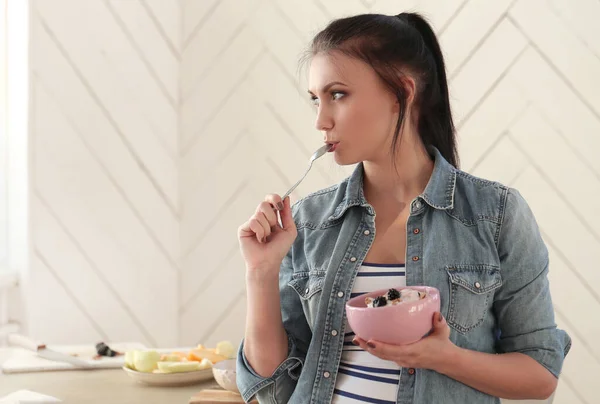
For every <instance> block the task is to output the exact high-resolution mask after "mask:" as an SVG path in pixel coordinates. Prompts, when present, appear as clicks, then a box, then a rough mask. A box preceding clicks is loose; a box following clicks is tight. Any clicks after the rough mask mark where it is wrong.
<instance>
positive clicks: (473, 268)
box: [447, 265, 502, 294]
mask: <svg viewBox="0 0 600 404" xmlns="http://www.w3.org/2000/svg"><path fill="white" fill-rule="evenodd" d="M447 271H448V275H449V276H450V282H452V283H453V284H455V285H460V286H462V287H463V288H465V289H467V290H469V291H471V292H473V293H475V294H483V293H488V292H489V291H491V290H494V289H497V288H499V287H500V286H502V276H501V274H500V268H498V267H496V266H493V265H452V266H448V267H447Z"/></svg>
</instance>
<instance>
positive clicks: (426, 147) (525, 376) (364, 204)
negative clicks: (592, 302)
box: [237, 13, 570, 404]
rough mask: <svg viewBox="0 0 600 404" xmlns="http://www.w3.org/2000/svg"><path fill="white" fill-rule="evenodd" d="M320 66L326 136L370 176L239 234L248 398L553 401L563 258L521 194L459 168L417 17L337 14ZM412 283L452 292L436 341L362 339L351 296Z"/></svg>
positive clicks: (243, 376) (433, 58)
mask: <svg viewBox="0 0 600 404" xmlns="http://www.w3.org/2000/svg"><path fill="white" fill-rule="evenodd" d="M310 62H311V63H310V75H309V87H310V90H309V93H310V96H311V98H312V99H313V100H314V104H315V107H316V110H317V119H316V127H317V129H318V130H320V131H321V132H322V133H323V136H324V141H325V142H326V143H328V144H331V145H332V149H331V152H332V153H333V154H334V158H335V161H336V162H337V163H338V164H341V165H346V164H354V163H359V164H357V167H356V169H355V171H354V173H353V174H352V175H351V176H350V177H349V178H348V179H346V180H345V181H343V182H342V183H340V184H338V185H335V186H333V187H331V188H328V189H324V190H321V191H318V192H316V193H314V194H311V195H309V196H307V197H306V198H304V199H302V200H301V201H299V202H298V203H297V204H295V205H294V206H293V207H290V202H289V199H287V198H286V200H284V201H282V200H281V198H280V197H279V196H278V195H269V196H267V197H266V198H265V200H264V202H262V203H261V204H260V205H259V206H258V208H257V209H256V213H255V214H254V215H253V216H252V217H251V218H250V219H249V220H248V221H247V222H246V223H244V224H243V225H242V226H241V227H240V228H239V234H238V235H239V241H240V247H241V252H242V254H243V257H244V260H245V262H246V281H247V293H248V312H247V325H246V334H245V339H244V342H243V344H242V346H241V348H240V351H239V355H238V375H237V378H238V386H239V388H240V391H241V392H242V394H243V397H244V399H245V400H249V399H250V398H252V397H253V396H257V397H258V398H259V401H260V402H265V403H288V402H289V403H315V404H322V403H330V402H335V403H359V402H366V403H390V404H393V403H415V404H417V403H418V404H421V403H422V404H432V403H435V404H437V403H457V404H465V403H469V404H471V403H499V397H502V398H509V399H526V398H532V399H536V398H537V399H543V398H547V397H549V396H550V395H551V394H552V393H553V391H554V390H555V388H556V385H557V378H558V376H559V373H560V370H561V366H562V363H563V360H564V357H565V355H566V353H567V352H568V350H569V347H570V339H569V336H568V335H567V334H566V333H565V332H564V331H562V330H559V329H557V328H556V324H555V322H554V314H553V307H552V300H551V297H550V291H549V286H548V278H547V274H548V252H547V250H546V247H545V245H544V242H543V241H542V238H541V236H540V233H539V230H538V226H537V224H536V221H535V219H534V217H533V214H532V212H531V210H530V209H529V207H528V205H527V203H526V202H525V200H524V199H523V198H522V197H521V195H520V194H519V193H518V192H517V191H516V190H515V189H512V188H508V187H506V186H504V185H502V184H499V183H497V182H492V181H488V180H485V179H481V178H476V177H474V176H472V175H469V174H467V173H465V172H463V171H460V170H459V169H458V157H457V152H456V139H455V131H454V125H453V121H452V115H451V112H450V103H449V97H448V83H447V79H446V73H445V67H444V60H443V57H442V53H441V51H440V47H439V44H438V41H437V39H436V37H435V34H434V32H433V31H432V29H431V27H430V26H429V25H428V23H427V22H426V21H425V20H424V19H423V18H422V17H421V16H419V15H418V14H413V13H402V14H400V15H398V16H385V15H371V14H370V15H358V16H354V17H350V18H344V19H339V20H335V21H333V22H332V23H330V24H329V25H328V26H327V27H326V28H325V29H324V30H323V31H322V32H320V33H319V34H318V35H317V36H316V37H315V38H314V40H313V42H312V45H311V48H310ZM278 215H279V216H280V219H281V226H280V225H279V222H278ZM403 284H404V285H407V286H411V285H429V286H434V287H436V288H437V289H439V290H440V293H441V303H442V304H441V313H437V314H436V315H435V316H434V318H433V319H432V321H433V329H432V332H431V333H430V334H429V335H428V336H426V337H425V338H423V339H422V340H421V341H419V342H417V343H414V344H411V345H407V346H394V345H388V344H384V343H382V342H380V341H363V340H361V339H359V338H358V337H356V336H355V335H354V334H353V333H352V332H351V330H350V329H349V328H348V325H347V324H346V317H345V309H344V306H345V303H346V301H347V300H348V299H349V298H350V297H352V296H355V295H358V294H361V293H365V292H369V291H373V290H377V289H382V288H388V287H391V286H395V285H403Z"/></svg>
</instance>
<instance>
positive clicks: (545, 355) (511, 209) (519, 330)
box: [494, 189, 571, 377]
mask: <svg viewBox="0 0 600 404" xmlns="http://www.w3.org/2000/svg"><path fill="white" fill-rule="evenodd" d="M498 254H499V257H500V270H501V274H502V287H501V288H500V289H499V290H498V292H497V293H496V296H495V298H494V312H495V315H496V319H497V321H498V327H499V331H500V333H499V334H500V336H499V338H498V341H497V347H496V349H497V351H498V352H499V353H507V352H519V353H522V354H525V355H528V356H530V357H531V358H533V359H534V360H536V361H537V362H538V363H540V364H541V365H542V366H544V367H545V368H546V369H548V370H549V371H550V372H551V373H552V374H553V375H554V376H556V377H559V375H560V372H561V369H562V364H563V361H564V359H565V357H566V355H567V353H568V352H569V349H570V347H571V339H570V337H569V335H568V334H567V333H566V332H565V331H563V330H561V329H558V328H557V327H556V323H555V320H554V307H553V305H552V298H551V295H550V285H549V281H548V270H549V260H548V250H547V248H546V245H545V244H544V241H543V240H542V237H541V234H540V231H539V227H538V225H537V222H536V220H535V218H534V215H533V213H532V212H531V209H530V208H529V206H528V205H527V202H526V201H525V200H524V199H523V197H522V196H521V195H520V194H519V192H518V191H517V190H515V189H509V190H508V192H507V196H506V208H505V214H504V216H503V221H502V225H501V229H500V233H499V239H498Z"/></svg>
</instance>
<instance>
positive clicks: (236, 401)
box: [189, 389, 258, 404]
mask: <svg viewBox="0 0 600 404" xmlns="http://www.w3.org/2000/svg"><path fill="white" fill-rule="evenodd" d="M208 403H214V404H244V400H243V399H242V396H240V395H239V394H237V393H232V392H231V391H227V390H210V389H207V390H202V391H201V392H200V393H198V394H196V395H194V396H193V397H192V398H190V402H189V404H208ZM250 403H251V404H258V401H256V400H252V401H250Z"/></svg>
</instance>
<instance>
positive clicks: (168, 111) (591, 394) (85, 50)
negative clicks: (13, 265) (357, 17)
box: [31, 0, 600, 404]
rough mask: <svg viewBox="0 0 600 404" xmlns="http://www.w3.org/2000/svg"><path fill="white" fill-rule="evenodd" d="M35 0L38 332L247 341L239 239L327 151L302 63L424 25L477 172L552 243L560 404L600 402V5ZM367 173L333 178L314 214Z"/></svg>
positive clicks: (328, 163)
mask: <svg viewBox="0 0 600 404" xmlns="http://www.w3.org/2000/svg"><path fill="white" fill-rule="evenodd" d="M32 4H33V7H32V28H31V30H32V31H31V34H32V47H33V48H32V67H31V73H32V83H33V85H32V89H31V91H32V125H31V127H32V128H31V131H32V135H31V136H32V150H33V153H32V156H33V159H32V164H33V170H32V172H33V185H32V188H33V197H32V210H33V217H34V221H33V223H34V230H33V234H34V261H33V274H34V277H33V278H34V279H35V280H36V281H35V282H33V285H34V286H33V287H34V288H36V289H35V290H36V291H37V293H38V294H39V296H41V297H42V298H43V300H42V298H40V300H39V301H40V302H41V301H52V303H51V305H42V304H39V305H34V306H32V308H31V310H32V318H33V319H34V320H37V321H34V324H35V331H36V333H37V334H39V335H40V336H44V337H48V338H52V339H53V340H65V341H66V340H68V341H69V342H73V341H76V340H80V341H83V340H90V339H94V338H102V339H107V340H111V339H112V340H116V339H130V340H133V339H135V340H140V341H142V342H145V343H148V344H150V345H173V344H183V345H188V344H194V343H198V342H203V343H207V344H213V343H215V342H216V341H218V340H221V339H230V340H232V341H234V342H238V341H239V340H240V339H241V337H242V335H243V329H244V318H245V285H244V265H243V261H242V260H241V257H240V255H239V252H238V246H237V240H236V229H237V227H238V226H239V225H240V224H241V223H242V222H243V221H244V220H245V219H246V218H247V217H248V216H249V215H250V214H252V212H253V210H254V209H255V207H256V205H257V203H258V202H259V201H260V200H262V198H263V196H264V195H265V194H267V193H271V192H278V193H283V192H285V190H286V189H287V188H288V187H289V186H290V185H291V184H293V183H294V182H295V181H296V180H297V178H299V177H300V176H301V175H302V173H303V172H304V169H305V167H306V164H307V159H308V157H309V156H310V154H311V153H312V152H313V151H314V150H315V149H316V148H317V147H319V146H320V144H321V134H319V133H318V132H317V131H316V130H315V128H314V111H313V110H312V106H311V105H310V103H309V102H308V97H307V96H306V90H305V87H306V74H305V73H306V71H305V70H299V69H298V59H299V56H300V55H301V54H302V52H303V51H304V50H305V48H306V46H307V45H308V41H309V40H310V38H311V37H312V35H314V33H316V32H317V31H318V30H319V29H320V28H322V27H323V26H324V25H325V24H326V23H327V22H328V21H329V20H330V19H332V18H336V17H340V16H345V15H351V14H356V13H365V12H382V13H385V14H398V13H400V12H402V11H405V10H416V11H420V12H423V13H424V14H425V15H426V16H427V17H428V18H429V19H430V21H431V22H432V23H433V25H434V27H435V29H436V32H437V33H438V35H439V38H440V42H441V44H442V47H443V49H444V52H445V55H446V59H447V67H448V74H449V77H450V86H451V95H452V104H453V109H454V112H455V119H456V123H457V127H458V132H459V142H460V143H459V147H460V153H461V160H462V168H463V169H465V170H466V171H469V172H472V173H473V174H475V175H479V176H482V177H486V178H489V179H493V180H498V181H501V182H503V183H505V184H507V185H510V186H514V187H516V188H518V189H519V190H520V191H521V192H522V193H523V195H524V196H525V198H526V199H527V201H528V202H529V204H530V206H531V207H532V209H533V211H534V213H535V214H536V217H537V219H538V222H539V225H540V228H541V230H542V233H543V236H544V239H545V240H546V242H547V244H548V247H549V250H550V255H551V272H550V277H551V282H552V291H553V297H554V303H555V308H556V318H557V322H558V324H559V326H560V327H562V328H565V329H567V330H568V331H569V333H570V334H571V335H572V337H573V340H574V344H573V348H572V351H571V354H570V355H569V357H568V359H567V361H566V363H565V368H564V373H563V376H562V378H561V381H560V384H559V388H558V391H557V393H556V396H555V399H554V403H569V404H570V403H575V404H578V403H581V404H585V403H588V404H591V403H595V402H597V401H598V398H599V396H598V393H597V392H596V391H595V389H594V388H593V387H594V384H593V381H592V378H593V375H597V374H600V350H599V349H598V348H597V346H596V344H594V342H595V340H597V339H598V338H600V327H599V326H598V324H597V322H596V321H593V320H592V318H591V313H595V312H598V311H599V310H600V289H599V288H598V286H597V285H598V284H600V282H599V281H600V279H599V277H598V275H597V271H595V263H596V262H599V261H600V256H598V253H597V251H598V250H599V248H598V244H599V243H600V215H598V213H597V212H596V206H598V203H599V202H600V162H599V160H598V159H597V158H596V157H597V151H598V150H600V140H599V138H598V136H597V133H599V132H600V98H599V97H600V96H599V95H598V94H600V91H599V90H600V80H599V79H598V78H597V72H598V71H600V45H599V44H598V41H597V40H596V39H597V38H598V37H599V36H600V28H598V26H597V25H596V23H595V21H596V19H597V18H596V17H597V16H598V15H600V4H599V3H598V2H597V1H595V0H577V1H566V0H510V1H509V0H500V1H495V2H489V1H484V0H452V1H444V2H439V1H434V0H410V1H403V2H398V1H393V0H352V1H342V0H335V1H333V0H331V1H325V0H307V1H300V0H289V1H288V0H285V1H284V0H242V1H233V0H223V1H219V0H206V1H205V0H180V1H176V2H165V1H162V0H129V1H122V0H90V1H86V2H80V1H76V0H53V1H51V2H50V1H43V0H37V1H33V2H32ZM351 169H352V167H337V166H336V165H335V163H334V162H333V161H332V160H331V159H330V157H325V158H323V159H321V160H319V161H318V162H317V164H316V165H315V167H314V169H313V171H312V172H311V174H310V175H309V176H308V178H307V179H306V180H305V182H304V183H302V185H301V186H300V187H298V189H297V190H296V192H295V193H294V194H293V199H297V198H299V197H301V196H303V195H306V194H308V193H309V192H311V191H314V190H316V189H319V188H323V187H326V186H328V185H330V184H333V183H335V182H337V181H339V180H341V179H342V178H344V177H345V176H347V175H348V174H349V172H350V171H351ZM48 310H52V313H55V314H54V315H53V317H48V315H47V313H48ZM56 323H58V324H61V326H62V328H63V329H65V330H69V332H68V333H61V332H60V331H58V330H57V329H56V327H55V324H56Z"/></svg>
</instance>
